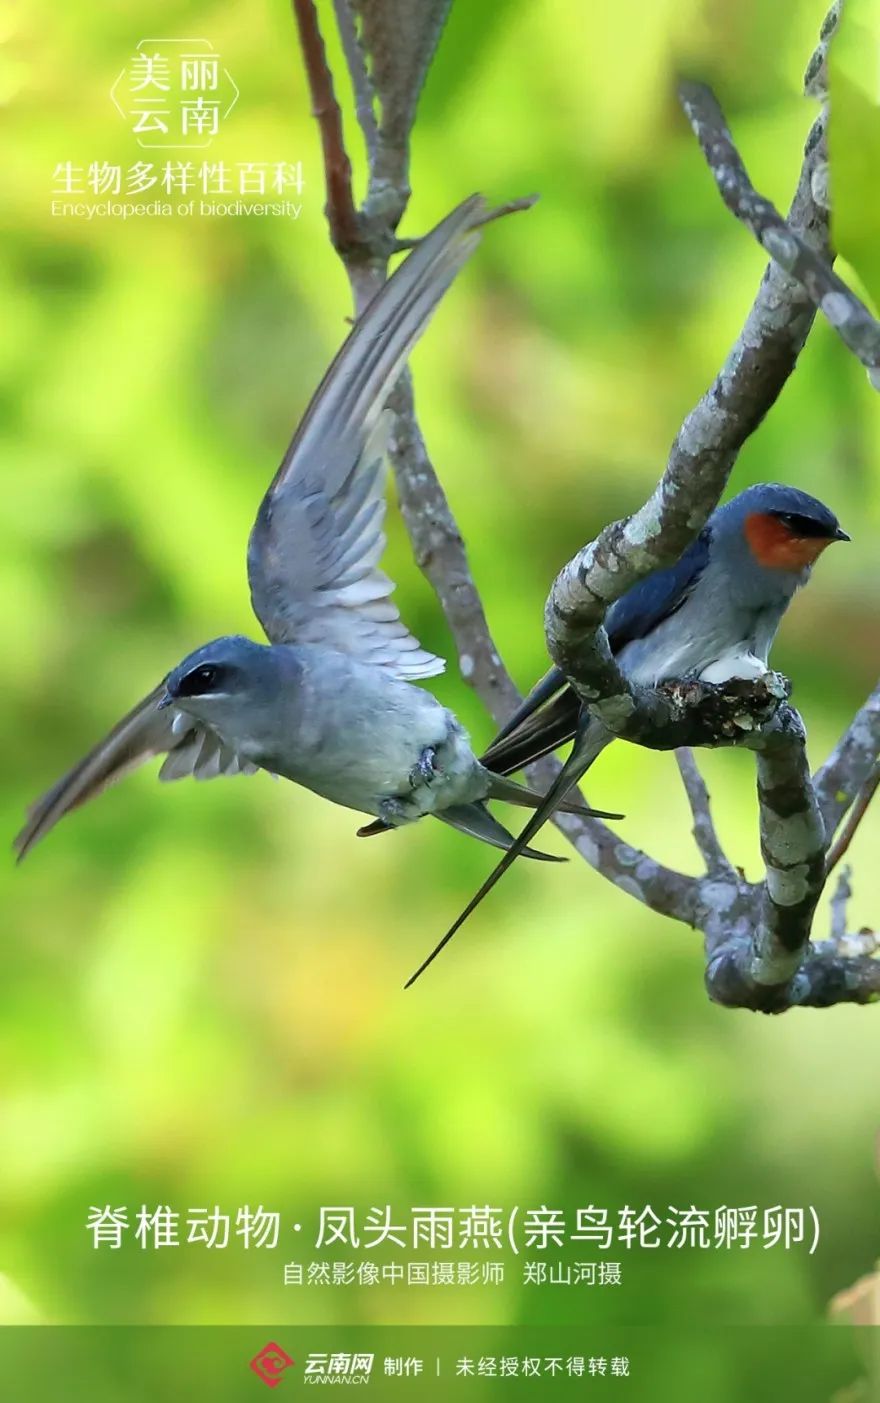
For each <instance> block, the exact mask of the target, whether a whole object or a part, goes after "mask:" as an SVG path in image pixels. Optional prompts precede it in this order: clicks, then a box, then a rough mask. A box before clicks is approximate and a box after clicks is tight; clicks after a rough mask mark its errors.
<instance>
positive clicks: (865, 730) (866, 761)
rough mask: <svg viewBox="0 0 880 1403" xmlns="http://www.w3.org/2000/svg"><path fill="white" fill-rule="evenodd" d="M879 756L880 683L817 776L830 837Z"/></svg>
mask: <svg viewBox="0 0 880 1403" xmlns="http://www.w3.org/2000/svg"><path fill="white" fill-rule="evenodd" d="M878 759H880V682H878V683H877V686H876V687H875V688H874V690H873V692H872V693H871V695H870V696H869V697H868V700H867V701H866V702H865V704H864V705H863V706H862V707H860V708H859V710H858V711H857V712H856V714H855V716H854V717H853V720H852V721H851V723H850V725H849V726H848V727H847V730H846V731H845V733H844V734H843V736H842V737H841V739H840V741H839V742H838V744H837V746H836V747H835V749H834V751H833V753H832V754H831V755H830V756H829V757H828V759H827V760H826V761H825V764H824V765H823V766H822V768H821V769H820V770H819V772H818V773H817V775H816V777H815V781H814V782H815V786H816V795H817V797H818V800H819V806H820V808H821V810H822V817H823V819H824V820H825V830H826V832H827V833H828V835H829V837H830V836H831V834H833V833H835V832H836V831H837V828H838V826H839V824H840V821H841V819H842V818H843V816H844V814H845V813H846V811H847V809H848V808H849V806H850V804H851V803H852V802H853V800H854V798H855V796H856V794H857V793H858V791H859V790H860V789H861V787H862V785H863V784H865V783H866V781H867V780H868V778H869V776H870V775H871V773H872V771H873V769H874V766H875V765H876V764H877V761H878Z"/></svg>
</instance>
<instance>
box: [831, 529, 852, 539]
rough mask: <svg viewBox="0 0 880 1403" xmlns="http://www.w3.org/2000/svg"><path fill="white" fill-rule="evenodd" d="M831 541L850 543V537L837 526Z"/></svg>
mask: <svg viewBox="0 0 880 1403" xmlns="http://www.w3.org/2000/svg"><path fill="white" fill-rule="evenodd" d="M831 539H832V541H851V540H852V536H849V535H847V533H846V531H844V529H843V527H842V526H838V528H837V530H836V531H835V533H834V535H833V536H832V537H831Z"/></svg>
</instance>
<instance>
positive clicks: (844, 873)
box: [831, 867, 852, 945]
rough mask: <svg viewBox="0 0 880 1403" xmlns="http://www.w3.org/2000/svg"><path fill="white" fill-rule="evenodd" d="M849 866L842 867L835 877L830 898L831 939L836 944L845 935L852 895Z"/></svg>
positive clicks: (850, 869)
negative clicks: (832, 893) (835, 884)
mask: <svg viewBox="0 0 880 1403" xmlns="http://www.w3.org/2000/svg"><path fill="white" fill-rule="evenodd" d="M851 876H852V868H851V867H842V868H841V869H840V876H839V877H838V879H837V886H836V887H835V889H834V895H833V896H832V898H831V939H832V940H833V941H834V943H835V944H836V945H839V944H840V941H841V940H843V938H844V936H845V935H846V917H847V911H848V909H849V902H850V897H851V896H852V886H851V885H850V877H851Z"/></svg>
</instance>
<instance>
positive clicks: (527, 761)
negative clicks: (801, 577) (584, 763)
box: [480, 528, 710, 775]
mask: <svg viewBox="0 0 880 1403" xmlns="http://www.w3.org/2000/svg"><path fill="white" fill-rule="evenodd" d="M709 540H710V531H709V529H708V528H704V530H703V531H702V532H701V533H700V535H699V536H698V537H697V538H696V540H695V541H693V542H692V543H691V545H690V546H688V548H687V550H686V551H684V552H683V554H682V555H681V557H680V558H679V559H678V560H677V561H676V562H675V564H674V565H670V566H668V567H667V568H666V569H665V570H657V571H655V572H654V574H653V575H647V576H646V577H645V579H644V580H640V581H639V582H638V584H636V585H633V587H632V589H630V590H627V592H626V594H624V595H622V596H621V598H620V599H618V600H617V601H616V602H615V603H614V604H612V606H611V608H610V609H609V610H608V615H607V617H606V620H605V628H606V631H607V633H608V642H609V645H610V647H611V651H612V653H614V654H615V655H616V654H618V653H620V651H621V650H622V649H623V648H625V647H626V645H627V643H632V642H634V641H635V640H636V639H637V638H646V637H647V636H648V634H649V633H651V632H652V631H653V629H655V628H656V627H657V625H658V624H660V623H662V622H663V620H664V619H668V618H669V617H670V615H672V614H674V613H675V612H676V611H677V610H678V609H680V608H681V606H682V605H683V604H684V602H685V600H686V599H687V598H688V595H689V594H690V592H691V590H692V589H693V588H694V586H695V584H696V583H697V581H698V580H699V578H700V576H701V575H702V573H703V571H704V570H705V568H706V565H707V563H708V560H709ZM580 709H581V704H580V701H579V700H578V697H577V694H576V693H575V692H574V691H573V690H572V689H571V687H569V686H567V685H566V681H565V676H564V674H563V673H562V672H561V671H560V670H559V668H558V667H552V668H551V669H550V671H549V672H548V673H547V674H546V675H545V676H544V677H542V678H541V681H540V682H538V683H537V684H536V685H535V686H534V687H533V688H532V690H531V691H530V692H529V694H528V696H527V697H526V698H525V699H524V700H523V701H522V702H521V703H520V705H519V706H518V707H517V709H516V711H515V712H514V713H513V715H512V716H511V717H510V719H509V720H508V721H507V722H506V724H505V725H504V726H502V728H501V730H500V731H499V732H498V734H497V736H496V737H495V739H494V740H493V741H492V743H491V745H490V746H489V748H488V750H487V751H486V753H485V755H481V756H480V760H481V763H482V764H484V765H485V766H486V769H487V770H492V771H493V773H495V774H500V775H509V774H513V773H514V772H515V771H516V770H521V769H523V768H524V766H526V765H531V764H533V763H534V761H535V760H540V759H541V757H542V756H544V755H548V754H549V753H550V752H551V751H553V750H556V749H557V748H558V747H559V746H560V745H565V744H566V742H567V741H570V740H572V739H573V738H574V735H575V732H576V730H577V725H578V716H579V714H580Z"/></svg>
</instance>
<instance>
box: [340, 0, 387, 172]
mask: <svg viewBox="0 0 880 1403" xmlns="http://www.w3.org/2000/svg"><path fill="white" fill-rule="evenodd" d="M333 9H334V13H335V15H336V25H337V28H338V29H339V37H340V39H341V40H342V51H343V53H344V54H345V62H346V64H347V66H348V71H349V73H350V74H351V82H352V87H353V88H354V100H355V112H356V114H357V119H358V122H359V123H360V128H361V131H362V132H363V134H364V142H365V144H366V148H367V156H368V157H369V161H370V165H372V164H373V162H374V161H375V159H376V151H377V148H378V145H379V128H378V127H377V125H376V109H375V107H374V98H373V89H372V85H371V83H370V76H369V74H368V73H367V64H366V60H365V58H364V51H363V49H362V47H361V43H360V40H359V38H358V32H357V26H356V24H355V19H354V11H353V10H352V6H351V0H333Z"/></svg>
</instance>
